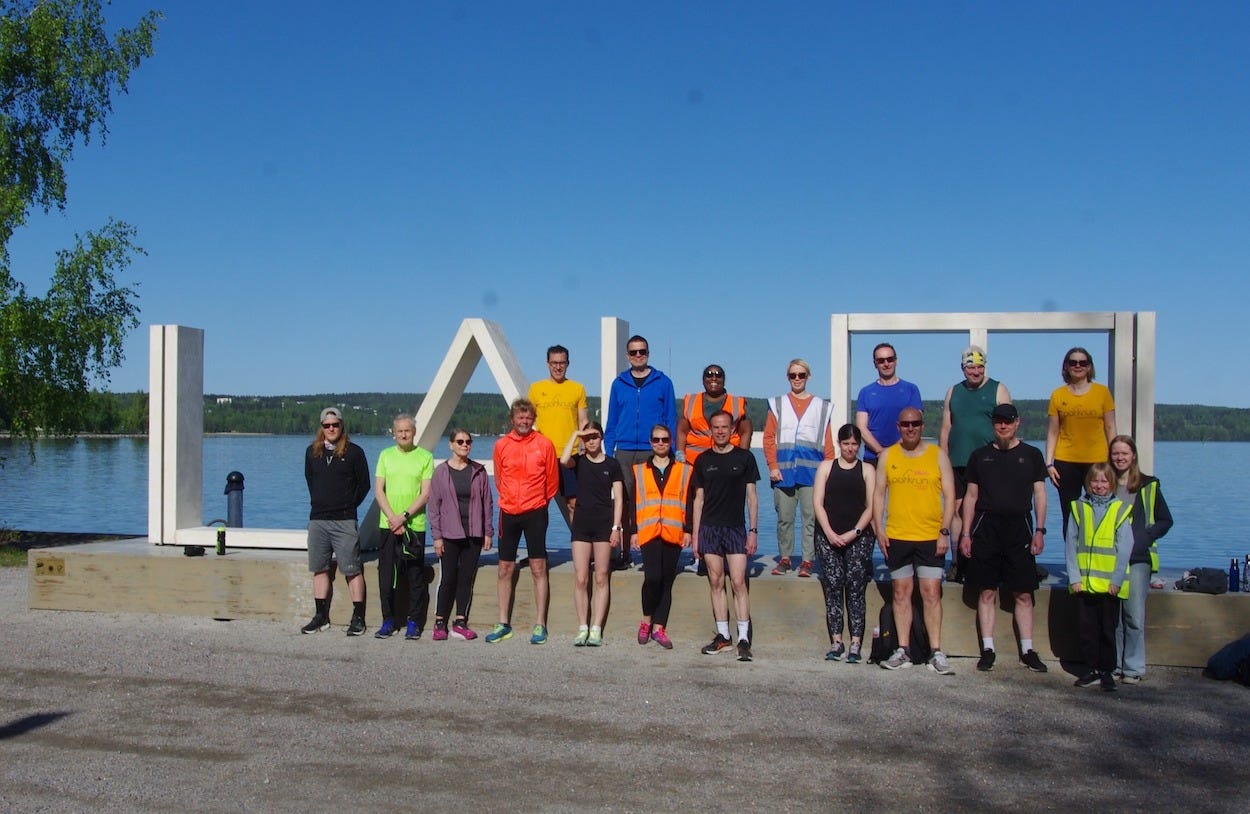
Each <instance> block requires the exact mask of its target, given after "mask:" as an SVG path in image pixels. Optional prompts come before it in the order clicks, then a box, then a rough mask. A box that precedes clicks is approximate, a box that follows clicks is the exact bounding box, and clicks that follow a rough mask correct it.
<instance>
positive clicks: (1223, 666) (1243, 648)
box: [1202, 634, 1250, 687]
mask: <svg viewBox="0 0 1250 814" xmlns="http://www.w3.org/2000/svg"><path fill="white" fill-rule="evenodd" d="M1202 674H1203V675H1205V676H1206V677H1207V678H1215V679H1218V680H1220V681H1227V680H1229V679H1230V678H1231V679H1232V680H1233V681H1236V682H1237V683H1239V684H1245V685H1246V686H1247V687H1250V634H1248V635H1246V636H1242V637H1241V638H1240V639H1238V640H1237V641H1234V642H1229V643H1228V644H1226V645H1224V646H1223V647H1221V648H1220V649H1219V651H1218V652H1217V653H1216V654H1215V655H1214V656H1212V657H1211V658H1209V659H1207V669H1205V670H1203V671H1202Z"/></svg>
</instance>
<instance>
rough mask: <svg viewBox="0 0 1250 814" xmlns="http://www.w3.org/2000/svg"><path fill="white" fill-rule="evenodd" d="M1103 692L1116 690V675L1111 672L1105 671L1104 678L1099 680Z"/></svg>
mask: <svg viewBox="0 0 1250 814" xmlns="http://www.w3.org/2000/svg"><path fill="white" fill-rule="evenodd" d="M1098 684H1099V686H1101V687H1102V691H1103V692H1115V676H1113V675H1111V673H1103V674H1102V678H1101V679H1099V681H1098Z"/></svg>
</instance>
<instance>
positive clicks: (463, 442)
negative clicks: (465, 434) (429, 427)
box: [452, 438, 473, 447]
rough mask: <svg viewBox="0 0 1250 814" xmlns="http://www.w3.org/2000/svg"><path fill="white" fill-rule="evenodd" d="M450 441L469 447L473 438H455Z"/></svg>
mask: <svg viewBox="0 0 1250 814" xmlns="http://www.w3.org/2000/svg"><path fill="white" fill-rule="evenodd" d="M452 443H453V444H459V445H460V446H462V447H471V446H473V439H472V438H457V439H456V440H455V441H452Z"/></svg>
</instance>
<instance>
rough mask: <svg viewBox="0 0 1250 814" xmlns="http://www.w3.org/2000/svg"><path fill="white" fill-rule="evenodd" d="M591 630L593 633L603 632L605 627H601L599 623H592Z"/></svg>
mask: <svg viewBox="0 0 1250 814" xmlns="http://www.w3.org/2000/svg"><path fill="white" fill-rule="evenodd" d="M590 632H591V633H599V634H602V633H603V628H602V627H600V626H599V625H591V626H590Z"/></svg>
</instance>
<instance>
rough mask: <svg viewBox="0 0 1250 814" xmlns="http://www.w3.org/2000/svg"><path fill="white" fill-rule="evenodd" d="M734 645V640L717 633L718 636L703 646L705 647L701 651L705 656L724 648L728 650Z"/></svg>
mask: <svg viewBox="0 0 1250 814" xmlns="http://www.w3.org/2000/svg"><path fill="white" fill-rule="evenodd" d="M733 646H734V643H733V642H731V641H729V639H727V638H725V637H724V636H722V635H720V634H719V633H717V634H716V638H715V639H712V641H711V643H709V644H705V645H704V646H703V649H702V650H701V651H699V652H701V653H702V654H703V655H705V656H712V655H715V654H717V653H720V652H722V651H724V650H728V649H730V648H731V647H733Z"/></svg>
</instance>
